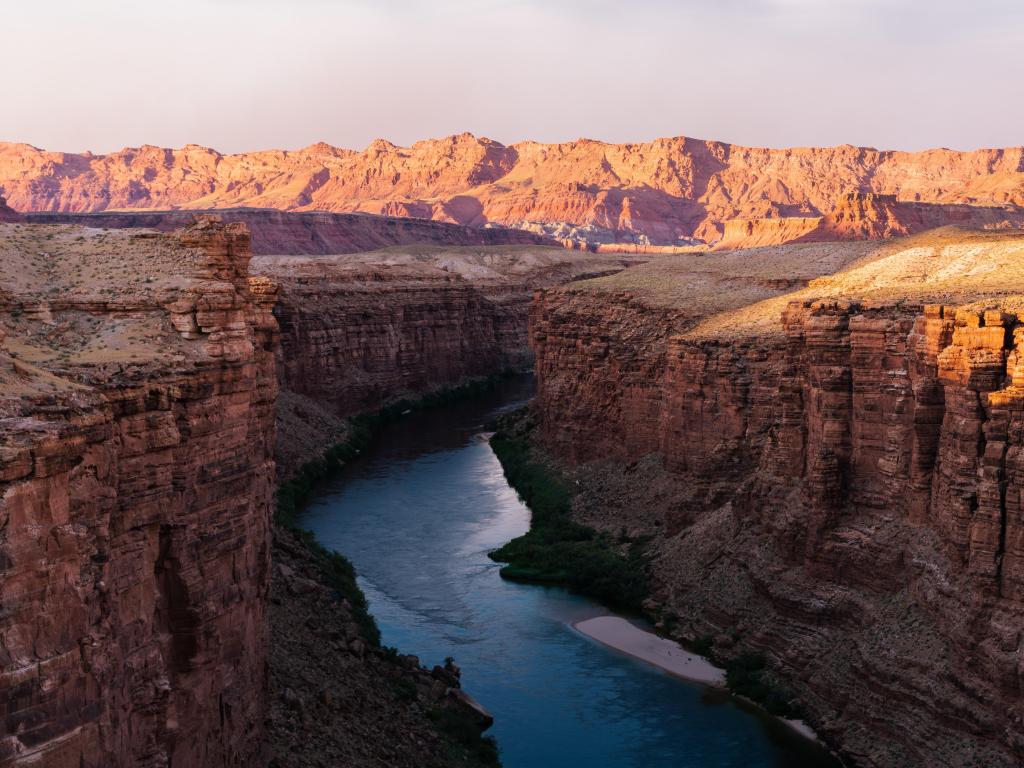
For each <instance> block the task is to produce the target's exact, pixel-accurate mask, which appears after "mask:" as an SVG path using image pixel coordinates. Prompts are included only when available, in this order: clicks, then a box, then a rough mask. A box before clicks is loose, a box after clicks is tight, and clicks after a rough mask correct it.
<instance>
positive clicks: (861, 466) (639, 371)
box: [531, 231, 1024, 768]
mask: <svg viewBox="0 0 1024 768" xmlns="http://www.w3.org/2000/svg"><path fill="white" fill-rule="evenodd" d="M808 247H809V246H802V247H801V246H796V247H794V248H793V249H792V250H793V253H794V254H800V253H803V254H804V255H806V253H807V251H806V249H807V248H808ZM823 247H824V246H823ZM828 247H829V248H832V249H834V250H837V252H838V253H840V254H841V253H842V252H843V251H844V250H846V249H848V248H855V252H854V253H851V254H848V256H849V257H852V258H848V259H847V260H846V261H845V266H843V261H844V259H843V258H839V257H837V258H838V261H837V262H834V264H835V265H836V266H838V269H833V270H832V271H833V272H834V274H831V275H823V276H819V277H816V278H811V279H810V281H809V284H808V286H807V287H803V288H801V287H799V286H794V287H795V288H796V290H793V289H792V288H790V289H788V290H787V289H785V288H784V287H783V286H782V284H776V285H775V287H773V288H771V289H770V290H771V291H774V292H775V294H774V295H768V291H769V289H768V288H765V287H764V286H767V285H771V284H772V281H773V280H775V279H782V274H783V272H784V271H788V268H787V263H786V260H785V254H786V253H787V249H785V248H783V249H776V250H774V251H772V250H769V249H763V250H762V251H748V252H744V253H741V254H738V255H736V261H734V262H727V263H726V264H725V266H724V267H723V268H722V269H721V270H719V271H717V272H714V274H711V272H712V270H710V269H708V270H707V271H706V272H705V274H703V275H701V274H699V273H698V272H696V271H694V270H693V268H692V267H684V268H682V269H680V270H678V271H673V270H671V269H667V268H665V267H658V266H655V265H654V264H653V262H652V263H650V264H647V265H644V266H642V267H636V268H633V269H630V270H627V271H626V272H623V273H622V274H621V275H619V276H616V277H611V278H605V279H602V280H595V281H591V282H589V283H582V284H576V285H574V286H571V287H568V288H563V289H556V290H552V291H548V292H545V293H543V294H541V295H540V296H539V298H538V299H537V301H536V302H535V304H534V307H533V311H532V331H531V338H532V343H533V345H534V347H535V350H536V355H537V376H538V385H539V392H538V397H537V401H536V418H537V420H538V422H539V425H540V430H541V435H542V438H543V442H544V444H545V445H546V446H547V448H548V449H549V450H550V451H551V452H552V453H553V454H554V455H555V456H557V457H560V458H561V459H562V460H564V461H567V462H569V463H570V464H571V465H575V466H576V469H575V470H573V471H574V472H575V473H576V477H577V479H578V480H580V486H579V487H580V488H581V492H580V496H579V501H578V507H577V514H578V515H580V517H581V518H582V519H585V520H586V521H587V522H589V523H591V524H594V525H597V526H599V527H603V528H606V529H608V530H611V531H616V532H618V531H620V530H622V529H623V528H626V529H628V530H630V531H631V532H633V533H648V534H653V535H654V536H655V539H654V543H653V544H652V545H651V552H652V555H653V560H652V573H653V576H654V578H655V581H656V583H657V585H658V586H657V590H656V594H655V596H654V597H655V599H654V602H653V603H652V607H653V608H654V609H655V610H656V611H659V612H660V613H661V615H662V617H663V618H664V619H665V620H666V626H671V627H675V630H674V631H676V632H677V633H678V634H679V635H680V636H682V637H689V638H691V639H692V638H696V637H699V636H704V635H710V636H712V637H714V638H715V645H716V648H717V651H718V652H719V653H721V654H723V655H725V656H729V655H732V654H735V653H737V652H739V650H740V649H743V648H753V649H758V650H764V651H766V652H767V653H768V654H769V656H770V658H771V660H772V663H773V665H774V667H775V669H776V670H777V673H778V674H779V675H780V676H781V678H782V679H784V680H785V682H786V683H787V684H788V685H790V686H792V687H793V688H794V689H795V690H796V691H797V692H798V694H799V696H800V699H801V701H802V702H803V704H804V706H805V708H806V709H807V711H808V715H809V718H810V720H811V721H812V722H813V723H814V724H815V725H816V726H817V727H818V728H819V730H820V732H821V733H823V734H825V735H826V737H828V738H829V739H830V740H831V741H832V743H834V744H836V745H838V746H839V747H840V748H841V749H842V751H843V752H844V754H845V755H846V756H847V757H848V758H849V760H850V762H851V763H853V764H854V765H859V766H877V767H879V768H881V767H882V766H892V767H894V766H901V767H902V766H929V768H931V767H932V766H964V765H985V766H1013V765H1019V764H1020V763H1021V761H1022V760H1024V704H1022V702H1024V695H1022V694H1024V690H1022V686H1024V682H1022V681H1024V673H1022V670H1024V651H1022V645H1021V627H1022V626H1024V601H1022V596H1024V571H1022V556H1024V544H1022V542H1024V514H1022V510H1021V505H1020V499H1021V491H1022V485H1024V473H1022V471H1021V469H1022V467H1021V466H1020V461H1019V458H1020V456H1021V455H1024V437H1022V435H1024V421H1022V419H1021V414H1022V413H1024V379H1022V374H1021V370H1020V360H1021V359H1024V358H1022V356H1024V300H1022V299H1021V295H1024V239H1021V238H1020V237H1019V236H1014V235H1000V234H991V235H972V234H967V233H963V232H956V231H945V232H940V233H934V234H929V235H926V236H922V237H919V238H912V239H910V240H908V241H905V242H897V243H894V244H892V245H889V246H878V247H876V248H875V249H874V250H868V251H865V250H864V248H865V246H864V245H863V244H857V245H855V246H835V245H834V246H828ZM780 254H781V255H780ZM759 255H760V256H766V255H767V257H766V258H762V259H761V261H760V273H759V274H757V275H751V274H749V273H748V274H742V275H741V274H740V266H741V264H742V263H743V262H744V261H746V262H752V261H754V260H755V259H756V258H757V257H758V256H759ZM819 263H820V262H819ZM730 264H731V266H730ZM822 266H823V267H824V266H825V265H824V264H822ZM752 269H753V268H752ZM752 283H755V284H758V285H760V286H761V287H759V288H757V289H756V290H753V289H752V288H751V284H752ZM727 285H733V286H734V288H735V290H733V291H731V292H730V291H724V290H722V289H723V287H724V286H727ZM752 298H753V300H751V299H752ZM652 456H654V457H657V459H656V460H655V461H653V462H652V461H651V459H650V457H652ZM593 462H597V463H596V464H595V463H593ZM631 498H632V501H630V499H631ZM638 498H643V499H644V504H638V503H637V499H638ZM640 507H643V509H640Z"/></svg>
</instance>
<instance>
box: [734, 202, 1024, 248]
mask: <svg viewBox="0 0 1024 768" xmlns="http://www.w3.org/2000/svg"><path fill="white" fill-rule="evenodd" d="M946 225H956V226H959V227H964V228H969V229H1013V228H1020V227H1022V226H1024V209H1022V208H1018V207H1017V206H997V205H957V204H952V203H943V204H937V203H919V202H905V201H900V200H898V199H897V198H896V195H877V194H873V193H861V192H851V193H849V194H846V195H843V196H841V197H840V198H839V200H838V201H837V202H836V205H835V207H834V208H833V209H832V210H831V211H829V212H828V214H826V215H825V216H785V217H782V218H767V219H736V220H732V221H727V222H725V226H724V234H723V236H722V239H721V240H719V241H718V242H717V243H715V249H716V250H729V249H733V248H753V247H757V246H764V245H781V244H783V243H809V242H831V241H840V240H881V239H884V238H887V237H900V236H903V235H914V234H918V233H919V232H925V231H927V230H929V229H935V228H936V227H942V226H946Z"/></svg>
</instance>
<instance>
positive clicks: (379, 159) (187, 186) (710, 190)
mask: <svg viewBox="0 0 1024 768" xmlns="http://www.w3.org/2000/svg"><path fill="white" fill-rule="evenodd" d="M0 189H3V190H5V193H6V195H7V196H8V198H9V199H10V201H11V204H12V205H13V206H14V207H15V208H17V209H18V210H21V211H26V212H27V211H63V212H90V211H104V210H118V209H136V208H146V209H154V208H189V209H207V208H234V207H239V206H246V207H257V208H276V209H281V210H293V211H336V212H353V211H355V212H365V213H374V214H384V215H388V216H405V217H416V218H422V219H434V220H436V221H442V222H452V223H458V224H462V225H468V226H472V227H482V226H486V225H488V224H499V225H503V226H508V227H521V228H527V229H532V230H534V231H536V232H541V233H547V234H550V235H552V236H554V237H556V238H559V239H564V240H566V241H568V242H572V243H577V244H578V243H586V244H589V245H591V246H592V245H595V244H601V243H605V244H607V243H616V242H620V243H627V244H633V245H686V244H690V243H693V242H694V241H701V242H707V243H713V242H716V241H718V240H719V239H721V238H722V236H723V233H725V234H726V235H727V236H729V233H728V232H726V231H725V230H726V223H727V222H730V221H736V220H742V221H748V220H770V221H773V222H774V221H775V220H778V219H791V218H803V217H810V218H812V219H813V218H817V217H823V216H828V215H829V214H830V212H832V211H833V210H834V209H836V208H837V207H840V206H841V205H842V201H843V198H844V196H846V195H848V194H850V193H857V194H873V195H883V196H895V198H896V199H897V200H898V201H900V202H907V203H927V204H941V205H946V204H956V205H969V206H974V207H979V208H995V209H996V211H995V212H994V213H993V212H991V211H990V212H986V213H983V214H982V218H983V219H984V218H988V217H990V216H994V215H997V214H998V210H1001V209H1003V208H1004V207H1006V206H1009V207H1010V209H1011V210H1012V209H1016V208H1019V207H1021V206H1024V148H1021V147H1009V148H1005V149H982V150H977V151H974V152H956V151H953V150H948V149H932V150H927V151H924V152H893V151H884V150H876V149H870V148H863V147H853V146H848V145H844V146H838V147H806V148H791V149H763V148H755V147H741V146H737V145H732V144H727V143H723V142H718V141H703V140H698V139H692V138H687V137H675V138H665V139H657V140H655V141H651V142H646V143H633V144H607V143H604V142H600V141H593V140H589V139H580V140H578V141H571V142H565V143H562V144H539V143H536V142H531V141H525V142H520V143H518V144H512V145H509V146H506V145H503V144H500V143H498V142H496V141H492V140H490V139H486V138H481V137H476V136H473V135H470V134H461V135H458V136H449V137H447V138H443V139H432V140H426V141H420V142H417V143H415V144H413V145H412V146H411V147H399V146H395V145H394V144H391V143H390V142H387V141H383V140H377V141H374V142H373V143H372V144H370V146H369V147H367V148H366V149H365V150H363V151H361V152H358V151H353V150H348V149H340V148H337V147H332V146H329V145H327V144H323V143H320V144H314V145H312V146H309V147H306V148H304V149H299V150H295V151H283V150H267V151H263V152H250V153H246V154H238V155H224V154H221V153H220V152H217V151H215V150H212V149H208V148H205V147H200V146H196V145H188V146H185V147H182V148H181V149H163V148H160V147H153V146H143V147H134V148H126V149H123V150H121V151H119V152H115V153H112V154H109V155H93V154H91V153H87V154H70V153H64V152H49V151H44V150H41V149H37V148H35V147H32V146H29V145H27V144H0ZM939 212H940V213H941V211H939ZM949 213H951V214H955V215H960V214H958V213H957V212H956V211H949ZM969 213H970V212H969ZM935 223H936V224H948V223H957V222H956V221H951V220H949V219H942V220H941V221H937V222H935ZM960 223H965V222H964V221H960ZM799 224H800V223H799V222H792V223H790V224H788V225H785V226H788V227H793V226H798V225H799ZM805 225H806V224H805ZM735 226H739V225H734V227H735ZM766 226H769V227H779V226H783V225H779V224H775V223H771V224H767V225H766ZM883 229H884V227H883ZM897 230H898V228H897ZM896 233H899V232H898V231H897V232H896ZM731 236H732V237H735V232H734V233H732V235H731ZM758 242H764V241H743V242H740V243H738V245H754V244H758Z"/></svg>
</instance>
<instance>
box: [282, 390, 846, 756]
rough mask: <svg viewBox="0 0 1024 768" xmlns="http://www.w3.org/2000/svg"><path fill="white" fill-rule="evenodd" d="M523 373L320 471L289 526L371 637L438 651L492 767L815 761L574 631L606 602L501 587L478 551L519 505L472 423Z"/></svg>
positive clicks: (515, 398)
mask: <svg viewBox="0 0 1024 768" xmlns="http://www.w3.org/2000/svg"><path fill="white" fill-rule="evenodd" d="M532 386H533V382H532V379H531V378H530V377H526V376H524V377H519V378H516V379H510V380H508V381H506V382H504V383H503V384H502V385H501V386H500V387H499V388H498V389H496V390H494V391H493V392H490V393H488V394H486V395H483V396H480V397H477V398H474V399H472V400H467V401H461V402H458V403H455V404H452V405H447V406H442V407H440V408H437V409H433V410H430V411H425V412H421V413H412V414H409V415H408V416H406V417H404V418H403V419H400V420H398V421H397V422H394V423H392V424H390V425H388V426H387V427H385V428H384V429H383V430H382V431H381V432H380V434H379V435H378V436H377V438H376V439H375V440H374V443H373V445H372V446H371V448H370V449H369V450H368V451H367V452H366V454H365V455H364V456H363V457H362V458H361V459H360V460H358V461H355V462H352V463H351V464H350V465H349V466H347V467H346V468H345V469H344V470H342V471H340V472H339V473H338V474H337V475H336V476H335V477H333V478H331V479H329V480H328V481H326V482H325V483H324V484H323V485H322V486H321V487H320V489H319V490H318V493H317V495H316V498H315V499H314V501H313V502H312V503H311V504H310V505H309V506H308V507H307V509H306V510H305V511H304V512H303V514H302V516H301V518H300V520H299V524H300V525H301V526H302V527H304V528H309V529H310V530H312V531H313V532H314V533H315V534H316V536H317V538H318V539H319V540H320V542H321V543H322V544H324V545H325V546H327V547H330V548H332V549H335V550H337V551H339V552H341V553H342V554H344V555H345V556H347V557H348V558H350V559H351V560H352V562H353V563H354V564H355V567H356V569H357V570H358V572H359V582H360V585H361V586H362V588H363V590H364V591H365V593H366V596H367V598H368V599H369V602H370V610H371V611H372V613H373V615H374V616H375V617H376V619H377V623H378V624H379V625H380V629H381V635H382V641H383V643H384V644H385V645H394V646H396V647H398V648H399V650H400V651H401V652H403V653H412V654H416V655H417V656H419V657H420V660H421V662H422V663H424V664H427V665H428V666H432V665H434V664H437V663H441V662H442V660H443V659H444V658H445V657H446V656H453V657H455V660H456V663H457V664H458V665H459V666H460V667H461V668H462V682H463V686H464V687H465V689H466V690H467V691H468V692H469V693H471V694H472V695H473V696H474V698H476V699H477V700H479V701H480V702H481V703H482V704H483V705H484V706H485V707H487V709H488V710H490V711H491V712H492V713H493V715H494V718H495V724H494V727H493V728H492V730H491V733H492V734H493V735H494V736H495V738H496V739H497V741H498V745H499V747H500V749H501V757H502V762H503V764H504V765H505V767H506V768H577V767H578V766H587V768H663V767H664V768H669V767H670V766H671V768H732V767H734V766H735V767H736V768H739V767H740V766H742V768H804V767H807V768H817V766H834V765H835V763H833V762H832V761H831V759H830V758H828V757H827V755H826V754H825V753H824V750H822V749H820V748H818V747H817V746H816V745H813V744H812V743H810V742H808V741H807V740H805V739H802V738H800V737H798V736H796V735H795V734H793V733H792V732H791V731H790V730H789V729H788V728H786V727H785V726H784V725H782V724H781V723H779V722H778V721H776V720H774V719H773V718H770V717H767V716H764V715H763V714H761V713H759V712H757V711H753V710H751V709H750V708H745V707H741V706H738V705H737V703H736V702H735V701H734V699H733V698H732V697H730V696H729V695H727V694H725V693H723V692H721V691H715V690H711V689H708V688H705V687H703V686H700V685H697V684H695V683H689V682H686V681H683V680H679V679H677V678H674V677H672V676H670V675H668V674H665V673H663V672H661V671H659V670H657V669H655V668H653V667H650V666H648V665H646V664H644V663H643V662H640V661H637V660H634V659H632V658H630V657H628V656H625V655H622V654H619V653H617V652H616V651H613V650H611V649H608V648H606V647H604V646H602V645H600V644H598V643H596V642H594V641H592V640H590V639H588V638H587V637H585V636H583V635H581V634H580V633H578V632H576V631H575V630H574V629H573V628H572V627H571V624H572V623H573V622H576V621H579V620H581V619H585V618H589V617H592V616H597V615H601V614H605V613H607V611H606V610H604V609H603V608H602V607H601V606H600V605H597V604H595V603H594V602H592V601H591V600H588V599H587V598H584V597H580V596H578V595H574V594H570V593H569V592H567V591H566V590H563V589H558V588H551V587H540V586H533V585H523V584H515V583H511V582H507V581H504V580H503V579H501V578H500V577H499V575H498V568H499V566H498V565H497V564H495V563H493V562H492V561H491V560H489V559H488V557H487V552H488V551H490V550H492V549H494V548H496V547H498V546H500V545H501V544H504V543H505V542H506V541H508V540H509V539H511V538H513V537H515V536H518V535H519V534H521V533H523V532H525V531H526V530H527V528H528V526H529V519H530V513H529V510H528V509H527V508H526V507H525V506H524V505H523V504H522V502H521V501H520V500H519V499H518V497H517V496H516V493H515V492H514V491H513V490H512V489H511V488H510V487H509V486H508V484H507V483H506V482H505V478H504V476H503V474H502V471H501V466H500V465H499V463H498V460H497V459H496V458H495V456H494V454H493V453H492V452H491V450H490V447H489V445H488V444H487V441H486V438H485V434H484V425H485V423H486V422H488V421H489V420H490V419H492V418H493V417H494V416H495V415H497V414H499V413H501V412H503V411H506V410H510V409H512V408H515V407H518V406H520V405H522V404H524V403H525V402H526V401H527V399H528V398H529V397H530V396H531V394H532Z"/></svg>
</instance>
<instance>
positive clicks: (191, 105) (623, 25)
mask: <svg viewBox="0 0 1024 768" xmlns="http://www.w3.org/2000/svg"><path fill="white" fill-rule="evenodd" d="M0 59H2V62H3V71H2V74H0V78H2V80H0V82H2V83H3V90H2V94H0V140H6V141H24V142H28V143H30V144H34V145H36V146H39V147H43V148H46V149H60V150H65V151H82V150H86V149H90V150H93V151H94V152H108V151H111V150H114V149H118V148H120V147H122V146H137V145H139V144H156V145H160V146H171V147H180V146H182V145H184V144H187V143H195V144H203V145H207V146H212V147H214V148H216V149H219V150H221V151H223V152H239V151H246V150H254V149H264V148H271V147H278V148H289V149H290V148H298V147H302V146H306V145H308V144H311V143H313V142H316V141H321V140H322V141H326V142H328V143H330V144H335V145H338V146H344V147H350V148H353V149H362V148H363V147H365V146H366V145H367V144H368V143H369V142H370V141H371V140H372V139H374V138H377V137H383V138H387V139H389V140H391V141H393V142H395V143H396V144H409V143H411V142H413V141H416V140H417V139H421V138H429V137H437V136H444V135H448V134H452V133H460V132H462V131H470V132H472V133H475V134H478V135H484V136H488V137H490V138H492V139H496V140H498V141H501V142H504V143H513V142H516V141H520V140H524V139H534V140H537V141H544V142H554V141H566V140H571V139H576V138H579V137H587V138H594V139H602V140H605V141H613V142H625V141H646V140H650V139H652V138H656V137H659V136H678V135H686V136H693V137H697V138H710V139H721V140H723V141H731V142H734V143H738V144H748V145H754V146H775V147H780V146H806V145H833V144H843V143H850V144H858V145H865V146H874V147H877V148H887V149H922V148H926V147H933V146H947V147H952V148H955V149H972V148H977V147H992V146H1008V145H1019V144H1021V143H1024V2H1022V1H1021V0H959V1H956V0H676V1H675V2H672V1H671V0H618V1H616V2H612V0H590V1H585V0H475V1H474V0H433V1H431V0H376V1H375V0H176V1H175V2H158V1H157V0H132V1H131V2H129V1H128V0H92V1H91V2H84V1H74V2H73V1H72V0H35V1H34V2H23V1H18V2H11V1H10V0H8V2H4V3H3V6H2V8H0Z"/></svg>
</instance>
